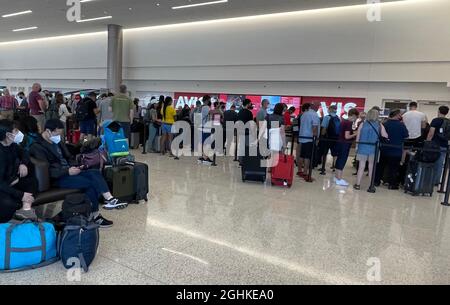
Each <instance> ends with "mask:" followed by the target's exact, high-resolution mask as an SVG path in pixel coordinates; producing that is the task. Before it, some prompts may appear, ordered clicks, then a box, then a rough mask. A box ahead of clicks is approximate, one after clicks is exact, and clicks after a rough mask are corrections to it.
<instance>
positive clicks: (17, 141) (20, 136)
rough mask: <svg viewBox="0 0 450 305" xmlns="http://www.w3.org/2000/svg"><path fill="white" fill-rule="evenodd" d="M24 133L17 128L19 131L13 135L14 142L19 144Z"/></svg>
mask: <svg viewBox="0 0 450 305" xmlns="http://www.w3.org/2000/svg"><path fill="white" fill-rule="evenodd" d="M24 137H25V136H24V134H23V133H22V132H21V131H20V130H19V132H18V133H17V134H16V135H15V136H14V143H16V144H20V143H22V141H23V138H24Z"/></svg>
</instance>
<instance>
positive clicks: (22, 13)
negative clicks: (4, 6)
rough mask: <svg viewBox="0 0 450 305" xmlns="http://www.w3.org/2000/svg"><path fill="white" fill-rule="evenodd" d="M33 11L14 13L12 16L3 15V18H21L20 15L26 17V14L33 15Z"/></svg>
mask: <svg viewBox="0 0 450 305" xmlns="http://www.w3.org/2000/svg"><path fill="white" fill-rule="evenodd" d="M32 12H33V11H31V10H28V11H23V12H17V13H12V14H7V15H2V17H3V18H8V17H14V16H19V15H25V14H31V13H32Z"/></svg>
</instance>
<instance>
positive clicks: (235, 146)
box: [234, 130, 239, 162]
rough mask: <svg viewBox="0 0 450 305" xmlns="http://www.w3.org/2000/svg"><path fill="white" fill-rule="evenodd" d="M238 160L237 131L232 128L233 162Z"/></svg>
mask: <svg viewBox="0 0 450 305" xmlns="http://www.w3.org/2000/svg"><path fill="white" fill-rule="evenodd" d="M237 161H239V159H238V136H237V131H236V130H234V162H237Z"/></svg>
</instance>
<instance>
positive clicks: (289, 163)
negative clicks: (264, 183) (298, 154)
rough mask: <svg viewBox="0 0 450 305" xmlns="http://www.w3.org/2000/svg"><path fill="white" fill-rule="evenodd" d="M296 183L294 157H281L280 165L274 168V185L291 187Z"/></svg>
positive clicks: (281, 155) (282, 155)
mask: <svg viewBox="0 0 450 305" xmlns="http://www.w3.org/2000/svg"><path fill="white" fill-rule="evenodd" d="M293 182H294V157H293V156H288V155H284V154H280V155H279V159H278V164H277V165H276V166H275V167H272V185H278V186H287V187H291V186H292V183H293Z"/></svg>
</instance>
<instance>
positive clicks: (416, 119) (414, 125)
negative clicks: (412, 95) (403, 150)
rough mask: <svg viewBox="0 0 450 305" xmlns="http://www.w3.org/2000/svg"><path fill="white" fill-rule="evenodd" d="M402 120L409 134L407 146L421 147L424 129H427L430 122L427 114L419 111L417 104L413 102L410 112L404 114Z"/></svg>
mask: <svg viewBox="0 0 450 305" xmlns="http://www.w3.org/2000/svg"><path fill="white" fill-rule="evenodd" d="M402 118H403V123H405V126H406V129H408V133H409V138H408V139H407V140H406V141H405V146H406V147H414V148H417V147H419V146H420V144H421V142H422V137H421V136H422V129H424V128H425V127H426V124H427V122H428V119H427V116H426V114H425V113H423V112H420V111H418V110H417V102H411V103H409V111H407V112H406V113H405V114H403V116H402Z"/></svg>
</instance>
